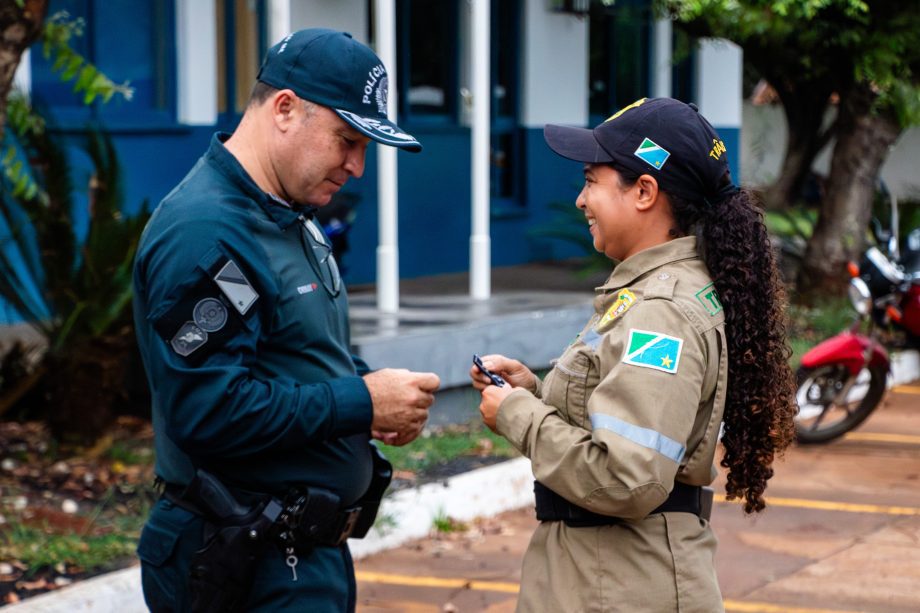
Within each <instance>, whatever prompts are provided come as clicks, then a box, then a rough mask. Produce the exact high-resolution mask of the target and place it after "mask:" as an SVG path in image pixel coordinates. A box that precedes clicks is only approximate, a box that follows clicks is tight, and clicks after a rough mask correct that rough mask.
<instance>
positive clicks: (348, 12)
mask: <svg viewBox="0 0 920 613" xmlns="http://www.w3.org/2000/svg"><path fill="white" fill-rule="evenodd" d="M290 2H291V30H301V29H303V28H332V29H333V30H342V31H344V32H348V33H349V34H351V36H352V38H354V39H355V40H357V41H360V42H362V43H364V44H365V45H366V44H368V40H367V29H368V28H367V23H368V14H367V2H365V0H290Z"/></svg>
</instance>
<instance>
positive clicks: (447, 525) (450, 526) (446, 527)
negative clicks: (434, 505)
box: [431, 509, 467, 534]
mask: <svg viewBox="0 0 920 613" xmlns="http://www.w3.org/2000/svg"><path fill="white" fill-rule="evenodd" d="M431 528H432V529H433V530H434V531H435V532H437V533H438V534H450V533H452V532H465V531H466V529H467V525H466V524H465V523H463V522H461V521H457V520H456V519H453V518H452V517H449V516H448V515H447V513H445V512H444V509H440V510H439V511H438V514H437V515H435V516H434V519H433V520H432V521H431Z"/></svg>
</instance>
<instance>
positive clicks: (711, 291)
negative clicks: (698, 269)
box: [696, 283, 722, 317]
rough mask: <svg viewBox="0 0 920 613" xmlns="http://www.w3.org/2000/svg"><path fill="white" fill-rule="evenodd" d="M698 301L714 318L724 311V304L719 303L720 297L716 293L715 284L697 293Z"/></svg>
mask: <svg viewBox="0 0 920 613" xmlns="http://www.w3.org/2000/svg"><path fill="white" fill-rule="evenodd" d="M696 299H697V300H699V301H700V304H702V305H703V307H704V308H705V309H706V312H707V313H709V315H710V316H712V317H715V316H716V315H718V314H719V313H720V312H721V311H722V303H721V302H720V301H719V295H718V294H717V293H716V286H715V285H714V284H713V283H710V284H709V285H707V286H706V287H704V288H703V289H701V290H700V291H698V292H696Z"/></svg>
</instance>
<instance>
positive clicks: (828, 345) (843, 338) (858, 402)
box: [795, 226, 920, 443]
mask: <svg viewBox="0 0 920 613" xmlns="http://www.w3.org/2000/svg"><path fill="white" fill-rule="evenodd" d="M895 227H896V226H895ZM877 234H878V232H877ZM884 242H885V241H883V240H882V241H879V243H880V244H884ZM849 269H850V275H851V277H852V279H851V280H850V288H849V296H850V300H851V302H852V303H853V308H854V309H855V310H856V312H857V313H858V317H857V319H856V321H855V322H854V323H853V325H852V326H851V327H850V329H848V330H845V331H843V332H841V333H840V334H838V335H836V336H834V337H832V338H829V339H827V340H826V341H824V342H822V343H820V344H819V345H817V346H816V347H813V348H812V349H811V350H809V351H808V352H807V353H806V354H805V355H804V356H802V365H801V366H800V367H799V369H798V372H797V373H796V374H797V381H798V385H799V388H798V392H797V393H796V400H797V401H798V405H799V412H798V415H797V416H796V424H795V429H796V437H797V439H798V440H799V442H800V443H823V442H826V441H829V440H831V439H834V438H837V437H838V436H841V435H842V434H845V433H846V432H849V431H850V430H852V429H853V428H855V427H856V426H858V425H859V424H861V423H862V422H863V421H864V420H865V419H866V418H867V417H868V416H869V415H870V414H871V413H872V411H874V410H875V408H876V407H877V406H878V405H879V404H880V403H881V401H882V398H883V397H884V395H885V391H886V389H887V387H888V375H889V374H890V371H891V361H890V360H889V358H888V349H920V229H915V230H913V231H912V232H911V233H910V235H909V236H908V238H907V241H906V245H905V249H904V254H903V256H902V255H900V254H899V250H898V242H897V237H896V236H895V237H892V238H890V239H889V241H888V255H886V254H884V253H882V251H881V250H879V249H878V248H877V247H870V248H869V249H867V250H866V252H865V254H864V255H863V258H862V261H861V262H860V263H859V265H858V266H857V265H856V264H855V263H852V262H851V263H850V265H849Z"/></svg>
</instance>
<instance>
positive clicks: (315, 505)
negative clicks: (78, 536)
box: [163, 483, 377, 550]
mask: <svg viewBox="0 0 920 613" xmlns="http://www.w3.org/2000/svg"><path fill="white" fill-rule="evenodd" d="M228 489H229V490H230V491H231V493H232V495H233V497H234V498H235V499H236V500H237V501H238V502H240V503H241V504H243V505H245V506H247V507H249V506H255V505H257V504H259V502H265V501H267V500H269V499H270V498H271V497H270V496H268V495H267V494H256V493H254V492H249V491H246V490H239V489H235V488H228ZM326 493H327V492H326V490H321V489H319V488H310V489H307V488H304V489H303V490H301V491H300V492H299V494H298V496H297V497H295V500H294V501H293V502H294V503H295V504H298V503H299V505H300V512H299V513H298V516H297V517H296V522H297V525H296V526H294V527H295V528H296V529H295V530H293V532H292V534H293V537H294V540H295V542H294V543H281V544H282V545H287V544H291V545H293V546H295V547H297V548H298V549H299V550H308V549H310V548H312V547H338V546H339V545H341V544H342V543H344V542H345V541H346V540H347V539H348V538H351V537H352V536H356V537H360V536H364V533H362V534H360V535H358V534H355V528H356V526H357V525H358V524H359V521H358V520H359V518H361V515H362V511H363V512H366V513H367V512H370V513H372V514H374V515H375V514H376V510H377V509H376V508H374V509H373V510H372V511H371V509H366V510H365V509H363V508H362V507H361V506H359V505H354V506H351V507H348V508H344V509H337V508H335V507H334V506H331V505H337V501H338V498H337V497H336V498H335V500H332V499H327V496H325V495H324V494H326ZM163 497H164V498H166V499H167V500H169V501H170V502H172V503H173V504H175V505H176V506H179V507H182V508H183V509H185V510H186V511H189V512H190V513H194V514H196V515H200V516H202V517H205V518H208V516H209V513H208V512H207V510H206V509H203V508H202V507H201V505H199V504H196V503H195V501H193V500H190V499H189V497H188V496H186V495H185V487H184V486H181V485H176V484H173V483H164V485H163ZM290 502H291V501H288V500H286V501H285V503H287V504H284V505H283V507H284V508H285V510H287V508H289V505H290ZM372 521H373V519H371V522H372ZM360 523H362V524H363V523H365V522H360ZM365 533H366V531H365Z"/></svg>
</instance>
